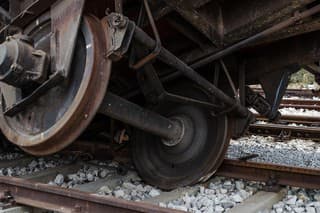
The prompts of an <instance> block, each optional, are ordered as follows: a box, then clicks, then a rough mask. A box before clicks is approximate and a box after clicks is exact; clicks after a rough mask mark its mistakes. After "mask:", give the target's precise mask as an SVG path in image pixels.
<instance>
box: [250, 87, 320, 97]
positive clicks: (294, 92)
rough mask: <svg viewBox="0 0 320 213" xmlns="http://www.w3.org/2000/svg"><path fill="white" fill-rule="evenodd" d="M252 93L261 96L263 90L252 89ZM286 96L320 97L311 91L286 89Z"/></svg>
mask: <svg viewBox="0 0 320 213" xmlns="http://www.w3.org/2000/svg"><path fill="white" fill-rule="evenodd" d="M252 89H253V91H255V92H257V93H260V94H263V93H264V92H263V90H262V89H261V88H252ZM285 95H286V96H299V97H314V96H320V91H317V90H311V89H287V90H286V92H285Z"/></svg>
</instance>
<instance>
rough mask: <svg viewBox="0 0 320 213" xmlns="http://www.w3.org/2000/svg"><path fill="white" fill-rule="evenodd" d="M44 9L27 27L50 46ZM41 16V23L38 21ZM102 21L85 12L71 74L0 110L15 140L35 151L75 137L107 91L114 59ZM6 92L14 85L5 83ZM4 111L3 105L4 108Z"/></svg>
mask: <svg viewBox="0 0 320 213" xmlns="http://www.w3.org/2000/svg"><path fill="white" fill-rule="evenodd" d="M48 17H49V15H48V14H45V15H43V16H42V17H40V18H39V19H37V20H36V21H37V23H35V24H31V25H30V26H29V27H28V28H27V29H26V30H25V32H26V33H27V34H28V35H29V36H31V37H32V38H33V39H34V40H35V44H36V45H35V46H36V48H38V49H42V50H44V51H49V49H50V33H51V28H50V19H49V18H48ZM39 22H40V23H39ZM102 35H103V33H102V32H101V24H100V21H99V20H98V19H97V18H95V17H93V16H85V17H84V18H83V21H82V24H81V27H80V30H79V35H78V38H77V43H76V48H75V54H74V57H73V61H72V66H71V76H70V78H69V79H68V81H65V82H62V83H61V84H59V85H58V86H56V87H55V88H52V89H50V90H48V91H47V92H46V94H45V95H43V96H41V97H40V98H39V99H38V100H37V101H36V102H34V103H33V104H32V105H30V106H28V107H27V108H26V109H24V111H22V112H20V113H19V114H17V115H15V116H13V117H7V116H4V115H3V113H1V115H0V125H1V130H2V131H3V133H4V135H5V136H6V137H7V138H8V139H9V140H10V141H11V142H12V143H14V144H16V145H18V146H19V147H21V148H22V149H23V150H25V151H26V152H28V153H31V154H34V155H47V154H51V153H55V152H57V151H59V150H61V149H63V148H65V147H66V146H67V145H69V144H70V143H72V142H73V141H74V140H75V139H76V138H77V137H78V136H79V135H80V134H81V133H82V132H83V130H84V129H85V128H86V127H87V126H88V125H89V123H90V121H91V120H92V119H93V117H94V115H95V114H96V112H97V110H98V108H99V106H100V104H101V102H102V99H103V97H104V95H105V92H106V89H107V84H108V80H109V75H110V69H111V61H110V60H108V59H106V58H105V57H104V53H105V51H104V47H105V46H106V45H105V44H106V41H105V38H104V37H103V36H102ZM1 91H2V94H1V95H2V96H3V95H6V94H4V92H6V93H8V94H7V95H9V96H10V95H11V96H12V97H14V93H16V92H17V91H16V88H14V87H10V86H8V85H6V84H4V83H2V84H1ZM0 111H2V110H0Z"/></svg>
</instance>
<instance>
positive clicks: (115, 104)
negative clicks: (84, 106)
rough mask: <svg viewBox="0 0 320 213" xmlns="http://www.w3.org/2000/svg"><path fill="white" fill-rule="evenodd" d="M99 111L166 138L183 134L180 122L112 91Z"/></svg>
mask: <svg viewBox="0 0 320 213" xmlns="http://www.w3.org/2000/svg"><path fill="white" fill-rule="evenodd" d="M99 112H100V113H102V114H104V115H107V116H109V117H111V118H113V119H116V120H119V121H122V122H124V123H126V124H129V125H132V126H134V127H136V128H139V129H141V130H144V131H147V132H150V133H152V134H155V135H158V136H160V137H162V138H164V139H169V140H176V139H179V138H180V137H181V134H182V129H181V128H182V127H181V125H180V124H179V123H178V122H174V121H171V120H170V119H168V118H165V117H163V116H161V115H160V114H157V113H155V112H152V111H149V110H147V109H144V108H142V107H140V106H138V105H136V104H134V103H132V102H130V101H127V100H125V99H123V98H121V97H119V96H117V95H115V94H113V93H111V92H107V94H106V96H105V98H104V100H103V102H102V104H101V106H100V109H99Z"/></svg>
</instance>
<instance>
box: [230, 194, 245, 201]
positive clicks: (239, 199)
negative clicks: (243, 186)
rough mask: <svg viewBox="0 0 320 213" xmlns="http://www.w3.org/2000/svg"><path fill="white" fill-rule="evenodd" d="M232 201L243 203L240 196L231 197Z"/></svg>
mask: <svg viewBox="0 0 320 213" xmlns="http://www.w3.org/2000/svg"><path fill="white" fill-rule="evenodd" d="M231 198H232V200H234V202H236V203H241V202H242V201H243V198H242V197H241V196H240V195H239V194H235V195H233V196H231Z"/></svg>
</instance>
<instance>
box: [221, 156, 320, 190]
mask: <svg viewBox="0 0 320 213" xmlns="http://www.w3.org/2000/svg"><path fill="white" fill-rule="evenodd" d="M217 175H221V176H226V177H232V178H243V179H247V180H254V181H264V182H271V183H273V184H278V185H289V186H297V187H303V188H311V189H320V182H319V178H320V170H319V169H310V168H298V167H290V166H284V165H277V164H267V163H254V162H246V161H240V160H230V159H227V160H225V161H224V162H223V164H222V166H221V167H220V168H219V170H218V172H217Z"/></svg>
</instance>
